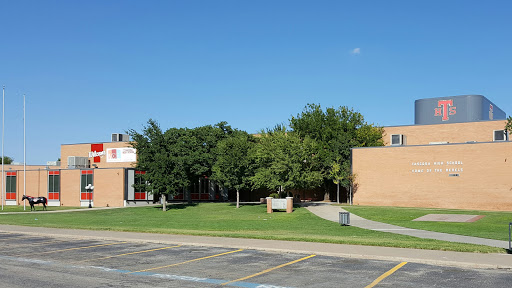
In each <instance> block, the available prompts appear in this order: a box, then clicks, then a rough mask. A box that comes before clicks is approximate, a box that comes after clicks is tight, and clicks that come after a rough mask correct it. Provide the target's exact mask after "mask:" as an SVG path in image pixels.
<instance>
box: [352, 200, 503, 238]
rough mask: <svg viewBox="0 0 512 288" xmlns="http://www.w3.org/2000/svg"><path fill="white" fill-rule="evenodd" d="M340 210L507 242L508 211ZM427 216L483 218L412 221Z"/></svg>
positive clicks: (385, 220) (386, 221) (423, 227)
mask: <svg viewBox="0 0 512 288" xmlns="http://www.w3.org/2000/svg"><path fill="white" fill-rule="evenodd" d="M342 207H343V209H345V210H347V211H349V212H351V213H354V214H356V215H358V216H361V217H363V218H366V219H369V220H374V221H379V222H384V223H388V224H393V225H398V226H402V227H407V228H415V229H422V230H429V231H436V232H445V233H451V234H458V235H466V236H474V237H481V238H488V239H496V240H505V241H508V225H509V223H510V222H512V212H489V211H475V210H453V209H429V208H401V207H375V206H342ZM427 214H468V215H485V217H484V218H482V219H480V220H478V221H476V222H471V223H454V222H425V221H412V220H414V219H416V218H418V217H421V216H424V215H427Z"/></svg>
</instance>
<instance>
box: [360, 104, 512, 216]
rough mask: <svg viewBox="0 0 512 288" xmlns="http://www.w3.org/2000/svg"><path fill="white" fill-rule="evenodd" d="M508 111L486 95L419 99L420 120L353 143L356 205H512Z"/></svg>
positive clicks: (417, 113) (490, 207) (498, 207)
mask: <svg viewBox="0 0 512 288" xmlns="http://www.w3.org/2000/svg"><path fill="white" fill-rule="evenodd" d="M505 119H506V115H505V113H504V112H503V111H502V110H501V109H499V108H498V107H497V106H496V105H495V104H494V103H492V102H490V101H489V100H488V99H487V98H485V97H484V96H481V95H463V96H454V97H442V98H429V99H420V100H416V101H415V124H414V125H408V126H393V127H384V130H385V134H384V139H383V140H384V142H385V146H383V147H369V148H353V149H352V172H353V174H355V182H354V185H353V187H352V191H353V203H354V204H356V205H374V206H400V207H432V208H453V209H478V210H496V211H512V142H509V139H508V133H507V131H506V130H505V125H506V120H505Z"/></svg>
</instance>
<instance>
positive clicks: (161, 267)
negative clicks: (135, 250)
mask: <svg viewBox="0 0 512 288" xmlns="http://www.w3.org/2000/svg"><path fill="white" fill-rule="evenodd" d="M243 250H244V249H238V250H235V251H229V252H224V253H220V254H215V255H211V256H206V257H201V258H196V259H192V260H188V261H184V262H180V263H175V264H171V265H165V266H160V267H154V268H149V269H144V270H139V271H133V272H129V273H127V274H132V273H140V272H146V271H151V270H157V269H163V268H167V267H172V266H178V265H182V264H187V263H190V262H195V261H199V260H204V259H208V258H213V257H218V256H223V255H227V254H231V253H236V252H240V251H243Z"/></svg>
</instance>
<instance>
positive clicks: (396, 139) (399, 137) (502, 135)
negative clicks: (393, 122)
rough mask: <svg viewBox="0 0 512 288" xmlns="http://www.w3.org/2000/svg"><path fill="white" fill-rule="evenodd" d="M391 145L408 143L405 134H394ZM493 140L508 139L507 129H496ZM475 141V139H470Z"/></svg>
mask: <svg viewBox="0 0 512 288" xmlns="http://www.w3.org/2000/svg"><path fill="white" fill-rule="evenodd" d="M390 140H391V145H393V146H395V145H407V144H406V137H405V135H403V134H392V135H391V139H390ZM492 141H508V133H507V130H494V131H493V138H492ZM469 142H473V141H469ZM447 143H448V142H430V143H429V144H447Z"/></svg>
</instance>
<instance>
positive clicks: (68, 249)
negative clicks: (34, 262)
mask: <svg viewBox="0 0 512 288" xmlns="http://www.w3.org/2000/svg"><path fill="white" fill-rule="evenodd" d="M124 243H128V242H126V241H125V242H117V243H109V244H99V245H92V246H85V247H75V248H67V249H59V250H52V251H44V252H37V254H38V255H40V254H51V253H57V252H64V251H71V250H80V249H88V248H95V247H102V246H110V245H119V244H124ZM29 255H34V253H26V254H19V255H14V257H19V256H29Z"/></svg>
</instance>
